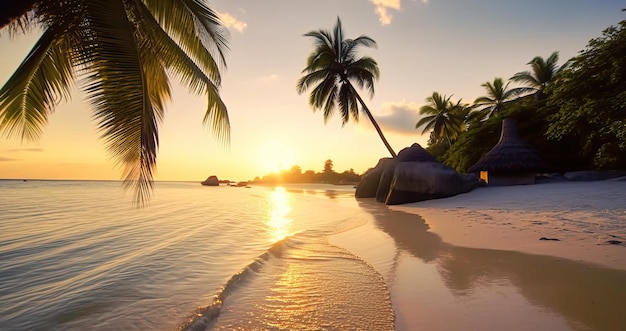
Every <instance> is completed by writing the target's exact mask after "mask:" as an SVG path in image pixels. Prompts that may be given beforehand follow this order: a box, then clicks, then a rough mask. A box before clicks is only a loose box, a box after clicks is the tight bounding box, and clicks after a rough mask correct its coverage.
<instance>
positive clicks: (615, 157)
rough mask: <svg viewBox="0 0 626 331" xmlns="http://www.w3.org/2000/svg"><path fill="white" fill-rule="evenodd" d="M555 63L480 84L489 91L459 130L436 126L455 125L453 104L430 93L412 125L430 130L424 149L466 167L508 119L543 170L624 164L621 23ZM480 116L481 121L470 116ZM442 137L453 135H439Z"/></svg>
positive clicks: (535, 63)
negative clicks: (451, 131) (538, 158)
mask: <svg viewBox="0 0 626 331" xmlns="http://www.w3.org/2000/svg"><path fill="white" fill-rule="evenodd" d="M557 62H558V52H553V53H552V54H551V55H550V56H549V57H548V58H546V59H543V58H542V57H540V56H537V57H535V58H533V59H532V60H531V61H530V62H529V63H528V64H529V65H530V66H531V70H529V71H520V72H518V73H516V74H515V75H514V76H513V77H511V79H510V81H511V82H515V83H518V84H522V85H521V86H519V87H515V88H508V86H509V85H508V84H509V83H508V82H505V81H504V80H502V79H501V78H496V79H495V80H494V81H493V83H490V82H487V83H485V84H483V85H482V86H483V87H485V88H486V89H487V95H486V96H484V97H480V98H477V99H476V101H475V102H474V104H473V105H471V106H469V107H468V108H469V109H470V111H469V112H468V113H467V115H466V119H465V121H464V126H463V130H462V131H459V132H457V134H456V135H454V134H447V133H446V131H445V130H444V129H443V128H445V126H443V124H439V125H438V126H436V125H435V123H445V122H449V123H452V121H451V120H449V118H450V116H449V115H444V114H449V113H450V110H449V109H448V108H450V107H451V103H449V102H448V101H449V100H446V99H449V97H446V96H443V97H441V96H439V94H438V93H436V92H435V93H433V96H431V97H429V99H427V101H428V102H429V104H428V105H426V106H424V107H423V108H424V109H428V110H424V112H422V114H423V115H427V116H426V117H424V118H422V119H421V120H420V121H419V122H418V123H417V125H416V127H418V128H420V127H422V126H423V125H429V127H428V128H429V129H432V132H431V136H430V137H431V138H430V139H429V141H428V147H427V150H428V151H429V152H431V154H433V155H434V156H435V157H436V158H437V159H438V160H439V161H441V162H444V163H446V164H448V165H450V166H452V167H454V168H456V169H457V170H458V171H460V172H465V171H467V169H468V168H469V167H470V166H472V165H473V164H474V163H476V162H477V161H478V160H479V159H480V158H481V157H482V156H483V155H484V154H485V153H487V152H488V151H489V150H490V149H491V148H492V147H493V146H494V145H495V144H496V143H497V141H498V139H499V136H500V129H501V122H502V119H503V118H505V117H513V118H516V119H517V120H518V127H519V133H520V136H521V138H522V140H524V141H525V142H527V143H529V144H530V145H532V146H533V147H534V148H535V149H536V150H537V151H538V153H539V154H540V155H541V157H542V158H543V159H544V161H545V162H546V163H547V164H548V168H546V169H545V170H546V171H571V170H583V169H584V170H593V169H622V170H623V169H626V70H625V68H626V21H621V22H619V24H618V25H617V26H611V27H609V28H607V29H606V30H604V31H603V32H602V36H601V37H598V38H595V39H592V40H591V41H590V42H589V44H588V45H587V47H586V48H585V49H584V50H582V51H581V52H580V53H579V55H577V56H575V57H573V58H572V59H569V60H568V61H566V62H565V64H563V65H561V66H559V65H558V64H557ZM435 95H437V96H439V97H440V98H439V99H436V98H435ZM431 100H432V101H431ZM437 105H439V106H437ZM477 114H478V115H479V116H478V117H479V118H480V120H468V118H472V117H476V115H477ZM437 115H438V116H437ZM437 121H439V122H437ZM456 121H458V119H457V120H456ZM455 123H457V122H455ZM426 131H427V130H426ZM446 136H448V137H450V138H452V137H454V138H455V139H449V140H447V138H444V139H443V140H445V143H442V139H436V138H437V137H446Z"/></svg>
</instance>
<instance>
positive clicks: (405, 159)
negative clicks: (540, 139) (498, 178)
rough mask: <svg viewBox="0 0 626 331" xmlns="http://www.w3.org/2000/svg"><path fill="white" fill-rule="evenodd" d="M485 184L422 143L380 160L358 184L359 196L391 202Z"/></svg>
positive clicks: (450, 193)
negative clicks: (446, 162)
mask: <svg viewBox="0 0 626 331" xmlns="http://www.w3.org/2000/svg"><path fill="white" fill-rule="evenodd" d="M481 185H484V183H483V182H482V181H481V180H480V179H478V178H477V177H476V176H475V175H460V174H458V173H457V172H456V171H455V170H454V169H452V168H450V167H448V166H446V165H443V164H441V163H439V162H437V161H436V160H435V158H434V157H433V156H432V155H430V153H428V152H427V151H426V150H425V149H423V148H422V146H420V145H419V144H413V145H411V147H407V148H405V149H403V150H401V151H400V153H398V156H397V157H395V158H393V159H390V158H385V159H380V160H379V161H378V164H377V165H376V167H375V168H374V169H372V170H371V171H370V172H368V173H367V174H366V175H365V176H363V178H362V179H361V182H359V184H358V185H357V188H356V193H355V196H356V197H357V198H372V197H376V200H377V201H379V202H384V203H385V204H388V205H395V204H401V203H409V202H416V201H422V200H428V199H437V198H444V197H449V196H453V195H457V194H460V193H465V192H469V191H471V190H473V189H474V188H476V187H478V186H481Z"/></svg>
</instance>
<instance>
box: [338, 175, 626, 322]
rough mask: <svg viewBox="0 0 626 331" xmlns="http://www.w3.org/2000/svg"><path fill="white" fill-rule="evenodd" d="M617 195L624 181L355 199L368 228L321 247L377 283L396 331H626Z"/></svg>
mask: <svg viewBox="0 0 626 331" xmlns="http://www.w3.org/2000/svg"><path fill="white" fill-rule="evenodd" d="M625 195H626V182H624V181H621V182H559V183H543V184H536V185H526V186H506V187H485V188H479V189H476V190H474V191H471V192H469V193H465V194H460V195H457V196H454V197H449V198H444V199H438V200H428V201H421V202H416V203H411V204H405V205H395V206H386V205H384V204H381V203H378V202H376V201H375V200H374V199H357V201H358V204H359V207H361V210H362V211H363V212H364V213H363V214H362V217H363V218H365V219H366V220H367V222H366V224H364V225H362V226H359V227H357V228H354V229H351V230H348V231H345V232H340V233H337V234H334V235H332V236H331V237H329V241H330V242H331V243H332V244H333V245H336V246H339V247H342V248H344V249H347V250H348V251H350V252H352V253H353V254H354V255H356V256H358V257H359V258H361V259H362V260H363V261H364V262H365V263H367V264H369V265H371V266H372V267H373V268H374V269H375V270H376V271H377V272H378V273H379V274H380V275H381V276H382V277H383V279H385V283H386V284H387V287H388V289H389V293H390V298H391V303H392V307H393V311H394V314H395V323H394V329H395V330H398V331H403V330H520V331H522V330H524V331H525V330H530V329H532V330H623V329H626V315H624V314H623V307H624V306H626V261H625V258H626V245H623V243H624V242H626V240H625V239H626V209H625V208H626V207H625V206H626V196H625ZM542 237H544V238H548V239H559V240H540V238H542ZM607 240H616V241H621V243H620V244H616V245H613V244H605V242H606V241H607Z"/></svg>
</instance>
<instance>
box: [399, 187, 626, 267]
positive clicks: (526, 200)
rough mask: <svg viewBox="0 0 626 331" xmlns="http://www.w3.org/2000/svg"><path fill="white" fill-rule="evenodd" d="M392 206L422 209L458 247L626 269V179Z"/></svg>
mask: <svg viewBox="0 0 626 331" xmlns="http://www.w3.org/2000/svg"><path fill="white" fill-rule="evenodd" d="M390 208H391V209H392V210H399V211H403V212H407V213H414V214H419V215H420V216H422V217H423V218H424V219H425V220H426V223H427V224H428V226H429V228H430V231H432V232H434V233H437V234H438V235H440V236H441V237H442V238H443V241H444V242H446V243H449V244H452V245H455V246H463V247H472V248H488V249H498V250H511V251H517V252H524V253H531V254H540V255H551V256H556V257H562V258H567V259H571V260H575V261H582V262H587V263H593V264H599V265H602V266H605V267H608V268H615V269H622V270H626V181H593V182H561V183H545V184H536V185H519V186H500V187H484V188H478V189H476V190H474V191H472V192H469V193H466V194H461V195H457V196H454V197H450V198H446V199H438V200H429V201H422V202H418V203H411V204H405V205H400V206H392V207H390ZM542 238H543V239H542Z"/></svg>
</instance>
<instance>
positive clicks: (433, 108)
mask: <svg viewBox="0 0 626 331" xmlns="http://www.w3.org/2000/svg"><path fill="white" fill-rule="evenodd" d="M450 98H452V96H446V95H440V94H439V93H438V92H433V94H432V95H431V96H429V97H428V98H426V102H427V104H426V105H425V106H422V107H421V108H420V115H426V116H424V117H422V118H421V119H420V120H419V121H418V122H417V124H415V128H416V129H418V128H420V127H424V128H423V130H422V134H424V133H426V132H427V131H429V130H432V131H431V134H430V140H429V142H430V143H431V144H438V143H442V142H445V143H447V144H448V147H450V146H452V142H453V141H455V140H456V138H457V137H458V136H459V134H461V132H463V130H464V128H465V119H466V116H467V115H468V113H469V110H470V108H469V107H468V106H467V105H465V104H461V100H459V101H458V102H457V103H456V104H455V103H453V102H452V101H450Z"/></svg>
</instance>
